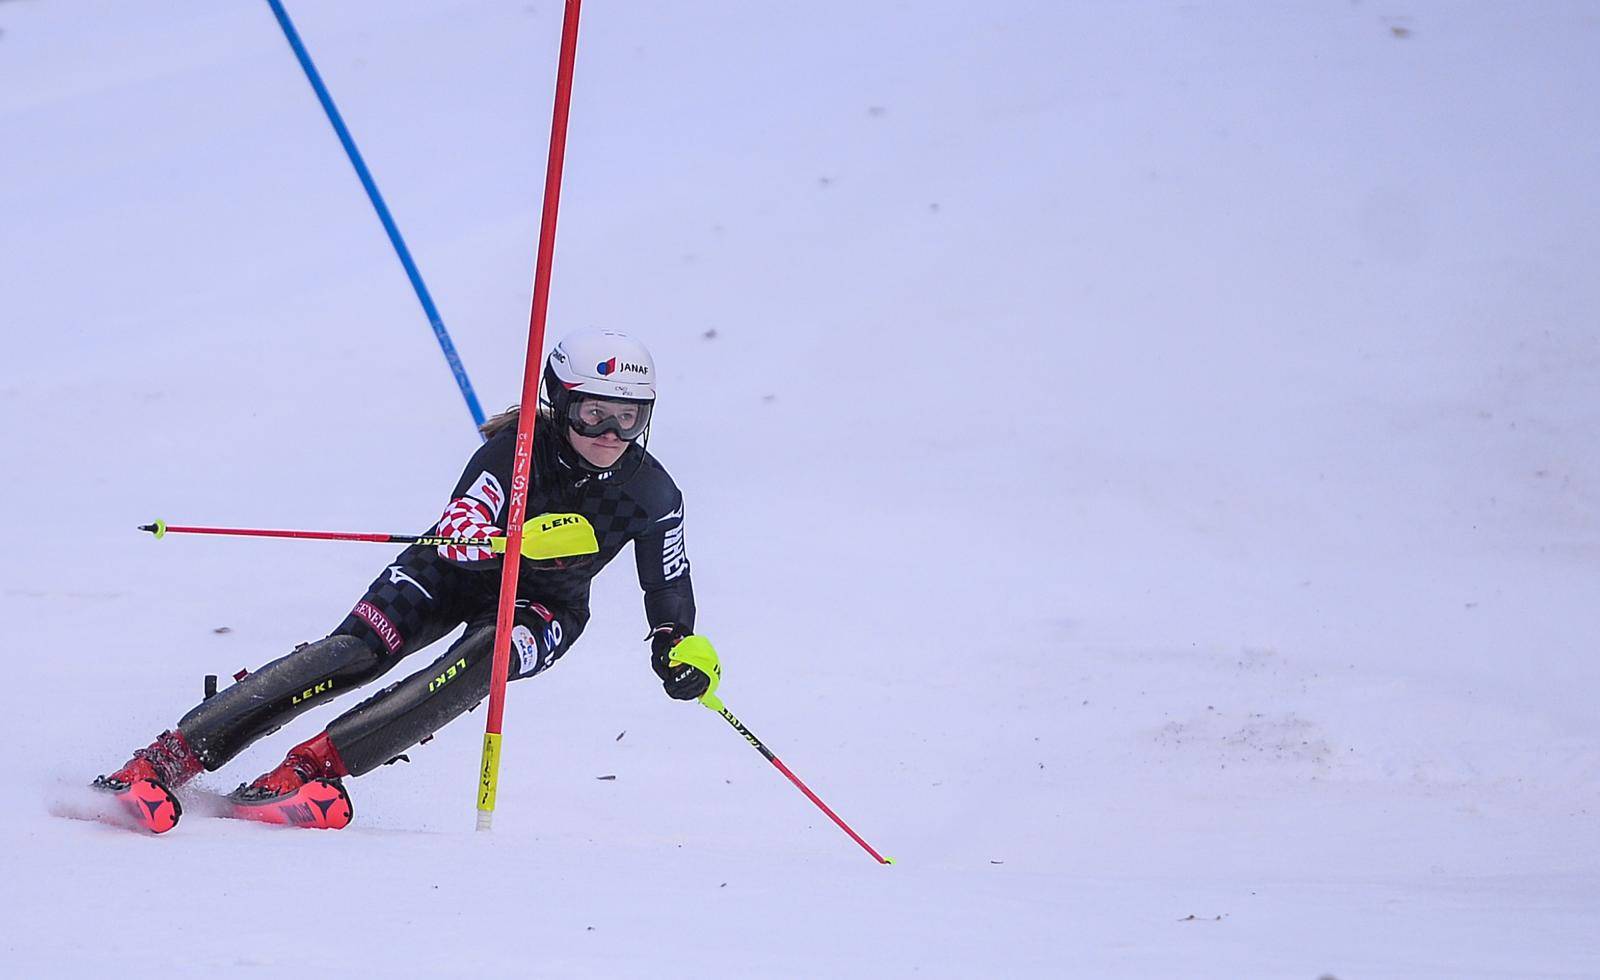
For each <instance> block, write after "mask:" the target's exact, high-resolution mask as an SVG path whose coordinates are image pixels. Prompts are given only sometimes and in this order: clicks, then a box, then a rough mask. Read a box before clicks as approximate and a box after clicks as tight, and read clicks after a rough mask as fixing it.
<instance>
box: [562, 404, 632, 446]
mask: <svg viewBox="0 0 1600 980" xmlns="http://www.w3.org/2000/svg"><path fill="white" fill-rule="evenodd" d="M650 407H651V406H650V403H649V402H623V401H613V400H611V399H609V398H582V397H579V398H574V399H573V400H572V404H571V405H569V406H568V407H567V423H568V424H569V425H571V426H572V430H573V431H574V432H576V433H577V434H578V435H580V436H584V437H586V438H589V439H594V438H597V437H599V436H603V435H605V434H606V433H607V432H615V433H616V434H617V438H619V439H622V440H623V441H625V442H632V441H633V440H635V439H637V438H639V436H640V435H641V434H642V433H643V432H644V430H645V428H646V427H648V426H649V425H650Z"/></svg>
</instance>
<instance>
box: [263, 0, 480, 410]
mask: <svg viewBox="0 0 1600 980" xmlns="http://www.w3.org/2000/svg"><path fill="white" fill-rule="evenodd" d="M267 3H268V4H269V5H270V6H271V7H272V15H273V16H274V17H276V18H278V26H280V27H282V28H283V36H284V37H285V38H287V39H288V41H289V47H291V48H293V49H294V56H295V57H296V58H297V59H299V61H300V67H301V68H303V69H305V73H306V79H307V81H309V82H310V83H311V88H312V89H313V90H314V91H315V92H316V93H317V101H319V102H321V103H322V109H323V111H324V112H326V113H327V114H328V122H330V123H332V124H333V131H334V132H335V133H338V134H339V142H340V143H343V144H344V152H345V153H346V154H348V155H349V157H350V165H351V166H353V167H355V168H356V175H357V176H358V177H360V178H361V186H362V187H365V188H366V189H367V197H369V198H371V199H372V207H373V209H374V210H376V211H377V212H378V220H379V221H381V222H383V230H384V231H386V232H388V233H389V241H390V243H391V244H393V245H394V251H395V254H396V255H398V256H400V264H401V265H403V266H405V268H406V275H407V276H408V277H409V278H410V279H411V288H412V289H414V290H416V292H417V301H418V302H419V303H421V304H422V312H423V313H425V314H427V317H428V323H430V324H432V326H433V335H434V336H435V337H437V338H439V349H440V350H442V351H444V359H445V360H446V361H448V362H449V363H450V373H452V374H454V375H455V376H456V385H457V386H458V387H460V389H461V397H462V398H465V399H466V400H467V410H468V411H469V412H471V413H472V422H473V424H474V425H482V424H483V419H484V416H483V407H482V406H481V405H479V404H478V396H477V394H476V393H475V392H474V391H473V390H472V382H471V381H470V380H468V378H467V369H466V368H465V367H463V366H462V365H461V357H460V355H458V354H457V353H456V347H455V344H453V343H451V342H450V333H449V331H447V330H445V328H444V320H443V319H442V318H441V317H440V316H439V308H438V307H436V306H434V305H433V297H432V296H430V295H428V287H427V286H426V285H425V284H424V283H423V281H422V273H420V272H418V271H417V264H416V263H415V262H413V261H412V260H411V250H410V249H408V248H406V241H405V239H404V238H401V237H400V229H399V228H398V227H396V225H395V223H394V218H393V217H391V216H390V214H389V206H388V205H387V204H384V203H383V195H382V194H379V193H378V185H377V184H376V183H375V182H374V181H373V179H372V173H371V171H369V170H367V165H366V162H365V161H363V160H362V159H361V151H360V150H358V149H356V141H355V140H353V139H351V138H350V130H349V129H347V128H345V124H344V119H343V118H341V117H340V115H339V110H338V108H337V107H336V106H334V104H333V97H332V96H331V95H329V94H328V88H327V86H325V85H323V84H322V76H321V75H318V74H317V67H316V65H313V64H312V63H311V55H310V54H308V53H307V52H306V46H305V45H304V44H302V43H301V42H300V34H299V32H297V31H296V30H295V29H294V23H293V22H292V21H290V20H289V13H288V11H286V10H284V9H283V4H282V2H281V0H267Z"/></svg>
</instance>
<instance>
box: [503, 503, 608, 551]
mask: <svg viewBox="0 0 1600 980" xmlns="http://www.w3.org/2000/svg"><path fill="white" fill-rule="evenodd" d="M489 540H490V541H491V542H492V543H491V544H490V546H489V547H490V550H491V551H493V552H494V553H495V554H497V555H503V554H505V551H506V539H505V537H503V536H502V537H498V538H490V539H489ZM599 551H600V541H599V539H597V538H596V537H595V533H594V525H593V524H590V523H589V519H588V518H586V517H584V516H583V515H582V514H540V515H538V516H537V517H530V518H528V520H527V522H526V523H525V524H523V525H522V557H524V558H529V559H532V560H533V561H549V560H550V559H552V558H574V557H576V556H578V555H593V554H597V553H598V552H599Z"/></svg>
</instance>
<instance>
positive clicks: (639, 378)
mask: <svg viewBox="0 0 1600 980" xmlns="http://www.w3.org/2000/svg"><path fill="white" fill-rule="evenodd" d="M543 380H544V399H543V400H544V403H545V405H546V406H547V407H548V410H549V412H550V417H551V418H552V419H553V420H555V421H557V422H558V423H561V424H562V425H567V424H570V421H571V417H572V408H573V406H574V405H575V404H576V403H577V402H579V401H581V400H583V397H584V396H588V397H591V398H604V399H606V400H608V401H622V402H635V403H637V404H639V405H640V412H639V415H638V424H637V425H636V426H635V427H634V428H635V431H632V432H631V434H630V433H626V432H619V435H622V437H623V438H625V439H633V438H636V437H637V436H638V435H639V434H640V433H641V432H643V431H644V429H646V428H647V427H648V426H649V424H650V412H651V409H652V408H653V406H654V405H655V400H656V364H655V360H654V359H653V358H652V357H651V356H650V352H649V351H648V350H646V349H645V346H644V345H643V344H641V343H639V342H638V341H637V340H634V339H633V338H632V337H629V336H628V335H627V334H622V333H617V332H616V331H615V330H580V331H578V332H577V333H572V334H568V335H567V336H566V337H563V338H562V339H561V342H560V343H558V344H556V346H555V347H554V348H553V349H552V350H551V351H550V356H549V357H548V358H546V359H545V363H544V379H543Z"/></svg>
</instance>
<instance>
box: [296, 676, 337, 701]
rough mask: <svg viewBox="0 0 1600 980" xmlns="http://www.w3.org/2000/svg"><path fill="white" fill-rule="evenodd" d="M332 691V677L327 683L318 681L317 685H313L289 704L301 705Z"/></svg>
mask: <svg viewBox="0 0 1600 980" xmlns="http://www.w3.org/2000/svg"><path fill="white" fill-rule="evenodd" d="M331 690H333V678H331V677H330V678H328V679H327V680H325V681H317V683H316V684H314V685H312V686H311V687H308V688H306V689H305V690H304V691H301V692H300V693H299V694H296V695H295V696H294V697H292V698H290V699H289V703H290V704H292V705H293V704H300V703H302V702H304V701H310V700H311V699H312V698H314V697H316V696H317V695H319V694H326V693H328V692H329V691H331Z"/></svg>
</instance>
